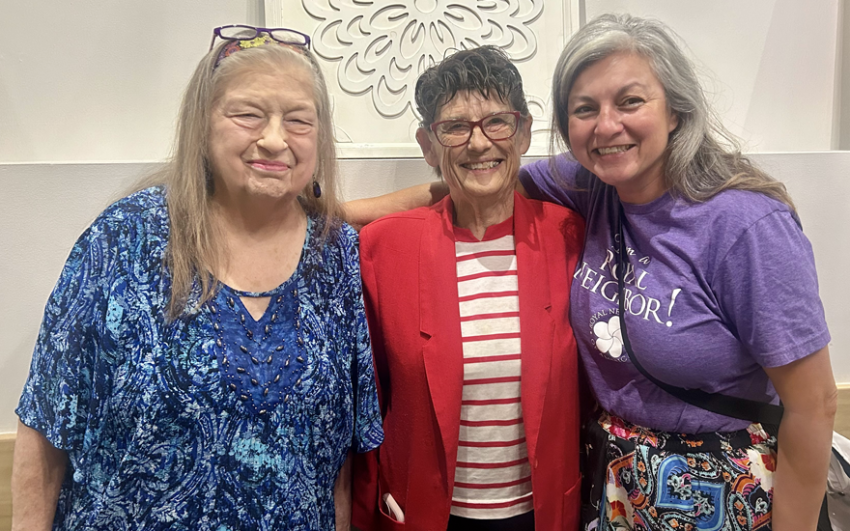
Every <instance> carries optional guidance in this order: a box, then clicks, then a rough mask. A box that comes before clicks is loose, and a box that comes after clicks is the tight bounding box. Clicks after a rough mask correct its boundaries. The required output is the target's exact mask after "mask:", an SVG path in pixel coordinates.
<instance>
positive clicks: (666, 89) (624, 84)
mask: <svg viewBox="0 0 850 531" xmlns="http://www.w3.org/2000/svg"><path fill="white" fill-rule="evenodd" d="M553 101H554V102H555V128H554V129H556V130H557V131H558V133H559V135H560V137H561V139H562V140H563V142H564V144H565V145H566V147H567V148H568V149H569V151H570V152H571V154H572V155H573V157H574V159H573V158H568V156H566V155H564V156H558V157H555V158H553V159H551V160H546V161H540V162H538V163H535V164H532V165H529V166H526V167H525V168H523V170H522V171H521V173H520V181H521V183H522V185H523V187H524V189H525V193H526V194H527V195H529V196H530V197H532V198H535V199H543V200H548V201H553V202H555V203H559V204H562V205H565V206H568V207H570V208H572V209H574V210H576V211H577V212H579V213H580V214H582V215H583V216H584V217H585V219H586V221H587V234H586V238H585V242H586V243H585V250H584V254H583V257H582V260H581V263H580V265H579V268H578V269H577V270H576V271H575V273H574V275H573V285H572V289H571V295H570V297H571V309H570V321H571V323H572V327H573V330H574V331H575V333H576V336H577V337H576V339H577V344H578V347H579V352H580V354H581V357H582V361H583V366H584V368H585V369H586V372H587V376H588V379H589V382H590V386H591V388H592V390H593V392H594V394H595V396H596V399H597V401H598V403H599V405H600V408H599V411H598V413H597V414H596V416H595V417H594V418H593V419H592V420H591V421H590V422H588V423H587V426H586V433H585V437H586V441H585V445H584V447H585V449H586V450H587V451H588V455H587V470H585V473H584V477H585V480H584V490H585V505H584V507H583V515H582V516H583V522H584V529H585V530H587V531H590V530H596V529H598V530H605V531H613V530H615V529H636V530H640V529H644V530H653V531H654V530H677V531H678V530H709V529H710V530H720V529H722V530H726V531H749V530H757V529H762V530H770V529H772V530H773V531H786V530H793V531H798V530H813V529H814V528H815V525H816V524H815V522H816V521H817V519H818V510H819V508H820V507H821V502H822V500H823V494H824V489H825V486H826V473H827V468H828V459H829V447H830V440H831V431H832V424H833V419H834V415H835V409H836V403H837V391H836V387H835V381H834V378H833V376H832V369H831V367H830V361H829V351H828V347H827V345H828V343H829V339H830V338H829V332H828V330H827V327H826V321H825V318H824V313H823V306H822V305H821V302H820V298H819V297H818V285H817V274H816V271H815V267H814V257H813V254H812V249H811V246H810V244H809V242H808V240H807V239H806V237H805V236H804V235H803V232H802V230H801V229H800V227H799V224H798V219H797V216H796V212H795V210H794V206H793V203H792V201H791V199H790V197H789V196H788V194H787V193H786V191H785V187H784V186H783V185H782V184H781V183H779V182H777V181H776V180H774V179H772V178H771V177H769V176H768V175H766V174H765V173H764V172H762V171H761V170H759V169H757V168H755V167H754V166H752V165H751V164H750V162H749V161H748V160H747V159H745V158H744V157H743V156H742V155H741V153H740V149H739V148H738V144H737V141H736V139H735V138H734V137H733V136H732V135H731V134H730V133H729V132H728V131H727V130H726V129H725V128H724V127H723V126H722V124H720V122H719V121H718V120H717V118H716V117H715V115H714V113H713V111H712V110H711V109H710V107H709V105H708V103H707V101H706V98H705V95H704V93H703V91H702V88H701V87H700V85H699V81H698V79H697V77H696V75H695V73H694V69H693V66H692V64H691V62H690V61H689V60H688V59H687V58H686V57H685V56H684V54H683V53H682V51H681V49H680V48H679V46H678V45H677V44H676V40H675V39H674V38H673V36H672V33H671V32H670V30H668V29H667V28H666V27H665V26H664V25H662V24H660V23H658V22H655V21H650V20H644V19H639V18H634V17H630V16H627V15H621V16H614V15H604V16H602V17H599V18H597V19H595V20H594V21H592V22H590V23H588V24H587V25H586V26H585V27H583V28H582V29H581V30H580V31H579V32H578V33H577V34H576V35H575V36H574V37H573V38H572V39H571V40H570V42H569V43H568V44H567V46H566V48H565V50H564V52H563V53H562V55H561V59H560V60H559V63H558V65H557V68H556V71H555V75H554V87H553ZM444 194H445V191H444V190H443V189H441V187H440V186H439V185H437V186H434V185H430V186H427V185H423V186H420V187H414V188H410V189H407V190H402V191H399V192H395V193H393V194H389V195H387V196H383V197H381V198H378V199H372V200H366V201H363V202H355V203H354V204H352V203H349V204H348V205H346V208H347V209H348V213H349V217H350V218H352V220H353V221H355V222H360V223H362V222H364V221H367V220H369V219H374V218H375V217H377V216H378V215H381V214H384V213H390V212H394V211H398V210H404V209H406V208H413V207H416V206H420V205H422V204H425V203H428V202H430V201H433V200H434V199H435V198H436V197H437V196H440V195H444ZM619 234H622V235H623V237H622V240H623V251H624V252H621V238H620V237H619ZM624 254H625V255H627V260H622V259H621V256H623V255H624ZM621 272H622V274H621ZM620 293H622V297H621V296H620ZM621 299H622V300H621ZM624 324H625V326H624ZM626 330H628V333H627V334H626V333H625V331H626ZM629 346H630V348H627V347H629ZM639 367H642V369H643V371H641V370H640V368H639ZM653 379H654V380H655V381H653ZM659 384H660V385H662V386H663V385H667V386H668V387H669V386H675V387H677V388H687V389H692V390H693V389H696V390H699V391H701V392H705V393H711V394H712V395H710V396H711V397H712V399H713V401H714V402H715V403H716V402H717V394H719V395H723V396H725V397H733V398H732V399H731V400H730V399H728V398H726V399H725V400H726V401H727V402H729V403H727V404H726V406H725V407H721V408H720V411H723V412H724V413H725V414H721V413H718V412H716V411H717V409H718V408H713V409H714V410H715V411H714V412H713V411H709V410H706V409H704V407H702V406H704V405H706V404H704V403H703V402H704V400H703V401H702V402H701V401H700V400H691V401H690V402H687V401H684V400H682V399H681V398H680V397H677V396H674V395H673V394H671V393H670V392H668V391H667V390H665V389H663V388H662V387H661V386H660V385H659ZM672 391H673V392H674V393H675V392H677V391H675V390H672ZM691 398H692V397H691ZM780 398H781V400H782V402H783V404H784V407H785V410H784V416H783V417H782V422H781V425H780V426H781V427H779V428H778V429H777V428H776V427H775V426H770V425H768V423H764V424H762V423H761V422H758V421H760V420H763V418H764V415H762V414H761V412H759V414H752V413H751V412H750V411H748V410H747V409H746V408H745V407H743V406H742V403H741V402H740V399H746V400H749V401H751V402H750V403H749V406H753V405H754V404H755V405H756V406H759V405H764V404H769V403H773V404H776V403H778V402H779V399H780ZM722 400H724V399H722V398H721V399H720V401H722ZM751 409H752V408H751ZM769 413H770V412H769ZM772 413H774V415H773V416H774V417H776V416H777V415H775V413H776V412H775V411H774V412H772ZM777 441H781V442H782V444H780V445H777Z"/></svg>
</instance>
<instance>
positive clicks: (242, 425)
mask: <svg viewBox="0 0 850 531" xmlns="http://www.w3.org/2000/svg"><path fill="white" fill-rule="evenodd" d="M320 232H321V221H320V219H319V218H316V217H312V216H311V217H310V218H309V222H308V229H307V240H306V242H305V244H304V249H303V251H302V256H301V261H300V263H299V265H298V268H297V270H296V271H295V273H294V274H293V275H292V277H291V278H290V279H289V280H287V281H286V282H285V283H284V284H283V285H282V286H280V287H279V288H277V289H275V290H272V291H271V292H268V293H263V294H251V293H242V292H237V291H235V290H232V289H230V288H228V287H226V286H225V287H223V288H222V289H221V290H220V291H219V292H218V294H217V296H216V297H215V299H214V300H212V301H210V302H209V303H207V304H205V305H203V306H201V307H200V309H198V310H197V311H194V312H191V313H190V314H188V315H186V316H184V317H183V318H180V319H176V320H174V321H171V322H168V321H167V320H166V305H167V303H168V297H167V295H168V293H169V275H168V273H167V271H165V269H164V265H163V264H164V257H165V251H166V245H167V242H168V234H169V229H168V213H167V210H166V206H165V198H164V192H163V190H162V189H160V188H150V189H147V190H143V191H141V192H138V193H136V194H133V195H131V196H129V197H127V198H125V199H122V200H121V201H119V202H117V203H115V204H114V205H112V206H111V207H109V208H108V209H107V210H106V211H105V212H104V213H103V214H101V215H100V217H98V219H97V220H96V221H95V222H94V223H93V224H92V225H91V227H89V229H88V230H86V232H85V233H83V235H82V236H81V237H80V239H79V240H78V241H77V243H76V245H75V246H74V248H73V250H72V251H71V255H70V257H69V258H68V261H67V263H66V264H65V269H64V270H63V272H62V275H61V276H60V278H59V282H58V284H57V285H56V288H55V289H54V291H53V294H52V296H51V297H50V300H49V301H48V303H47V307H46V309H45V315H44V322H43V323H42V327H41V331H40V333H39V337H38V342H37V344H36V347H35V353H34V356H33V361H32V367H31V369H30V375H29V379H28V380H27V383H26V387H25V388H24V391H23V395H22V397H21V400H20V403H19V405H18V409H17V413H18V415H19V416H20V418H21V421H22V422H23V423H24V424H26V425H28V426H30V427H32V428H34V429H36V430H38V431H39V432H41V433H42V434H44V435H45V436H46V437H47V439H49V440H50V441H51V443H53V445H54V446H56V447H57V448H61V449H64V450H66V451H67V452H68V456H69V459H70V462H69V466H68V473H67V475H66V478H65V482H64V485H63V487H62V492H61V495H60V498H59V503H58V507H57V512H56V518H55V522H54V529H61V530H77V529H86V530H93V529H94V530H109V531H119V530H130V529H145V530H160V529H163V530H164V529H168V530H192V531H195V530H212V531H226V530H229V531H235V530H243V529H244V530H255V529H256V530H260V529H262V530H289V529H292V530H295V529H298V530H320V529H321V530H331V529H333V528H334V503H333V487H334V482H335V480H336V477H337V473H338V470H339V469H340V467H341V466H342V464H343V462H344V460H345V458H346V456H347V453H348V451H349V450H355V451H358V452H365V451H368V450H371V449H374V448H375V447H377V446H378V445H379V444H380V443H381V441H382V440H383V432H382V430H381V417H380V412H379V410H378V403H377V396H376V391H375V381H374V374H373V370H372V356H371V351H370V347H369V336H368V332H367V329H366V320H365V315H364V310H363V301H362V296H361V287H360V276H359V262H358V253H357V235H356V234H355V233H354V231H353V230H351V228H350V227H347V226H343V227H342V228H341V229H340V230H338V231H335V232H332V235H331V237H329V238H328V239H327V240H325V241H324V242H322V240H321V239H320V235H319V233H320ZM240 296H243V297H244V296H270V297H271V301H272V302H271V303H270V305H269V308H268V310H267V311H266V314H265V315H264V316H263V317H262V318H260V319H259V320H258V321H255V320H254V319H253V318H252V317H251V316H250V314H248V313H247V312H246V311H245V309H244V306H242V304H241V301H240V300H239V297H240Z"/></svg>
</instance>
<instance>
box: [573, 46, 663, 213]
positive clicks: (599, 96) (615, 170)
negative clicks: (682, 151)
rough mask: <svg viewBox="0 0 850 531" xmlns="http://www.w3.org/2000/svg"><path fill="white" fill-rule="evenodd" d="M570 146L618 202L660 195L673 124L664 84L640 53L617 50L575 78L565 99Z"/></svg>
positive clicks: (580, 160) (582, 163) (630, 201)
mask: <svg viewBox="0 0 850 531" xmlns="http://www.w3.org/2000/svg"><path fill="white" fill-rule="evenodd" d="M568 111H569V136H570V145H571V151H572V153H573V154H574V155H575V157H576V159H577V160H578V161H579V162H580V163H581V165H582V166H584V167H585V168H587V169H588V170H590V171H591V172H593V173H594V174H595V175H596V176H598V177H599V178H600V179H601V180H602V181H603V182H605V183H606V184H610V185H611V186H614V187H615V188H616V189H617V193H618V194H619V195H620V198H621V199H622V200H623V201H626V202H629V203H648V202H650V201H652V200H653V199H656V198H658V197H660V196H661V195H663V194H664V192H665V191H666V189H667V188H666V185H665V184H664V174H663V171H664V162H665V160H666V150H667V143H668V139H669V136H670V133H671V132H672V131H673V130H674V129H675V128H676V126H677V125H678V120H677V119H676V116H675V115H674V114H673V113H672V112H671V111H670V110H669V109H668V106H667V99H666V98H665V96H664V87H662V85H661V83H660V82H659V81H658V78H657V77H656V76H655V73H654V72H653V70H652V67H651V66H650V64H649V61H647V59H646V58H644V57H643V56H641V55H637V54H634V53H616V54H613V55H610V56H608V57H606V58H605V59H602V60H600V61H597V62H596V63H593V64H592V65H590V66H589V67H587V68H586V69H585V70H584V71H583V72H582V73H581V74H579V76H578V77H577V78H576V81H575V83H574V84H573V87H572V90H571V91H570V94H569V99H568Z"/></svg>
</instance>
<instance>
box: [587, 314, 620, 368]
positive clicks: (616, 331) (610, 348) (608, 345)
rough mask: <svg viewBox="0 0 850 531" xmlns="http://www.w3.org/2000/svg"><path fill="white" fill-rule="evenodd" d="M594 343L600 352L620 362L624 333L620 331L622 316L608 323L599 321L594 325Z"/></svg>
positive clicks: (615, 317) (613, 318)
mask: <svg viewBox="0 0 850 531" xmlns="http://www.w3.org/2000/svg"><path fill="white" fill-rule="evenodd" d="M593 334H594V335H595V336H596V341H595V342H594V343H595V345H596V348H597V349H598V350H599V352H601V353H603V354H607V355H608V357H610V358H611V359H615V360H618V359H620V356H622V355H623V333H622V332H621V331H620V316H618V315H614V316H612V317H611V318H610V319H608V321H607V322H606V321H598V322H597V323H596V324H595V325H593Z"/></svg>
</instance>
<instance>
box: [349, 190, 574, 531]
mask: <svg viewBox="0 0 850 531" xmlns="http://www.w3.org/2000/svg"><path fill="white" fill-rule="evenodd" d="M514 227H515V228H514V238H515V241H516V253H517V274H518V281H519V293H520V305H519V307H520V330H521V334H522V336H521V345H522V383H521V389H522V390H521V400H522V411H523V419H524V423H525V434H526V445H527V447H528V459H529V463H530V464H531V483H532V491H533V498H534V518H535V527H536V529H537V530H546V531H554V530H562V529H566V530H570V531H572V530H576V529H578V526H579V490H580V489H579V479H580V476H579V466H578V463H579V404H578V360H577V353H576V343H575V339H574V337H573V332H572V329H571V328H570V325H569V320H568V314H569V287H570V280H571V277H572V274H573V272H574V270H575V266H576V261H577V260H578V255H579V252H580V250H581V244H582V238H583V235H584V222H583V221H582V220H581V218H580V217H579V216H578V215H577V214H575V213H574V212H572V211H569V210H567V209H565V208H563V207H560V206H556V205H553V204H551V203H542V202H540V201H533V200H530V199H525V198H523V197H522V196H520V195H519V194H515V206H514ZM360 252H361V270H362V275H363V294H364V297H365V300H366V315H367V318H368V320H369V330H370V332H371V334H372V350H373V353H374V357H375V368H376V374H377V382H378V396H379V399H380V403H381V412H382V415H383V418H384V433H385V440H384V444H383V445H382V446H381V447H380V448H378V449H377V450H374V451H372V452H369V453H367V454H360V455H358V456H356V457H355V461H354V489H353V493H354V494H353V496H354V504H353V505H354V507H353V523H354V525H355V526H357V527H359V528H360V529H363V530H364V531H371V530H404V529H407V530H408V531H413V530H415V531H420V530H421V531H443V530H445V529H446V526H447V525H448V520H449V511H450V508H451V497H452V488H453V485H454V475H455V464H456V462H457V446H458V437H459V431H460V402H461V393H462V388H463V365H462V362H463V353H462V350H461V336H460V327H459V326H458V323H459V322H460V310H459V308H458V295H457V272H456V269H455V267H456V265H455V264H456V260H455V246H454V235H453V230H452V203H451V200H450V198H449V197H447V198H446V199H444V200H443V201H441V202H440V203H438V204H436V205H434V206H432V207H430V208H419V209H416V210H411V211H409V212H404V213H401V214H396V215H391V216H387V217H384V218H381V219H379V220H377V221H375V222H374V223H371V224H370V225H368V226H366V227H365V228H364V229H363V231H362V232H361V233H360ZM385 492H389V493H391V494H392V496H393V498H395V500H396V501H397V502H398V504H399V505H400V506H401V508H402V510H403V511H404V514H405V523H404V524H401V523H398V522H396V521H394V520H393V519H392V518H391V517H389V516H388V515H387V513H386V507H385V506H384V505H383V503H380V504H379V500H380V499H381V495H382V494H383V493H385Z"/></svg>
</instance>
